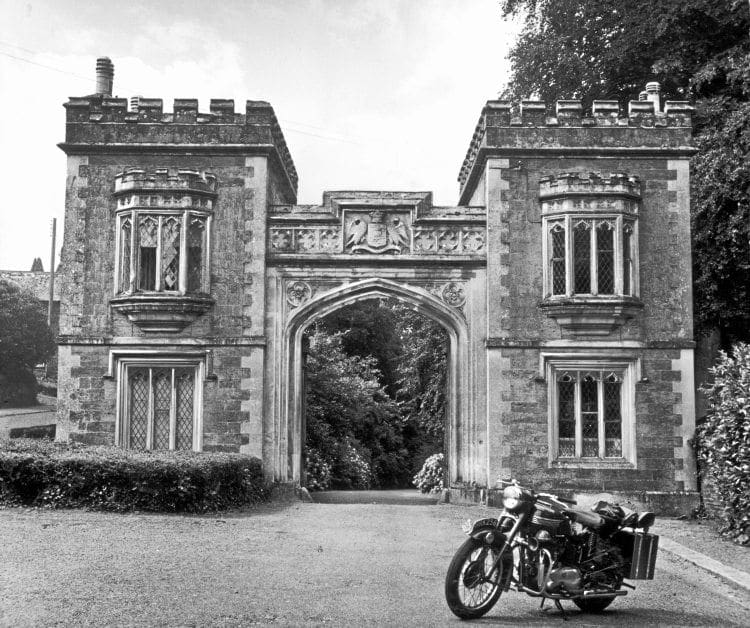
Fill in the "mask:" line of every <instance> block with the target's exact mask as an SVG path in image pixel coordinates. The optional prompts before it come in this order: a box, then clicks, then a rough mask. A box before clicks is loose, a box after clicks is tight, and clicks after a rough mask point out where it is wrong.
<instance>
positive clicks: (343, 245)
mask: <svg viewBox="0 0 750 628" xmlns="http://www.w3.org/2000/svg"><path fill="white" fill-rule="evenodd" d="M370 213H372V214H376V213H377V212H370ZM368 218H369V214H368ZM382 220H383V221H384V223H377V222H373V220H372V219H371V218H370V219H369V220H366V219H364V218H355V219H353V220H351V221H350V223H349V225H347V226H346V228H345V230H344V234H345V237H344V238H342V237H341V233H342V230H341V228H340V227H339V226H337V225H330V226H329V225H326V226H303V225H294V226H284V227H271V228H270V229H269V244H270V247H269V248H270V252H271V254H272V255H273V254H282V253H293V254H302V255H321V254H322V255H342V254H358V253H370V254H379V255H420V256H429V255H451V256H454V255H455V256H458V255H463V256H474V255H484V253H485V231H484V228H478V227H457V226H453V225H449V226H448V225H446V226H438V227H430V228H425V227H419V228H411V227H409V226H407V225H408V223H407V222H406V220H404V219H403V218H402V217H400V216H391V215H388V216H387V217H384V218H382ZM356 221H360V222H359V223H357V224H355V222H356ZM387 221H390V222H387Z"/></svg>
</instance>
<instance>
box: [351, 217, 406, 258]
mask: <svg viewBox="0 0 750 628" xmlns="http://www.w3.org/2000/svg"><path fill="white" fill-rule="evenodd" d="M404 246H406V247H408V246H409V229H408V227H407V225H406V223H405V222H404V219H403V217H402V216H396V215H389V214H387V213H386V212H384V211H382V210H375V211H372V212H369V213H368V214H365V213H362V214H359V215H358V216H357V217H356V218H354V220H352V221H351V222H350V223H349V224H348V228H347V233H346V248H347V249H349V248H350V247H351V249H350V250H351V252H352V253H360V252H366V253H400V252H401V249H402V248H403V247H404Z"/></svg>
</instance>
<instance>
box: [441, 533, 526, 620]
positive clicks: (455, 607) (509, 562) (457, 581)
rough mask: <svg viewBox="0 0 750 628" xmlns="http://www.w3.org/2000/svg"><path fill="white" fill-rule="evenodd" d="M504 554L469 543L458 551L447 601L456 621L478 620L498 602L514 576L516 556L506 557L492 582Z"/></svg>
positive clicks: (449, 578)
mask: <svg viewBox="0 0 750 628" xmlns="http://www.w3.org/2000/svg"><path fill="white" fill-rule="evenodd" d="M499 556H500V551H499V550H498V549H497V548H496V547H492V546H490V545H487V544H486V543H483V542H482V541H478V540H476V539H468V540H467V541H466V542H465V543H464V544H463V545H461V547H459V548H458V551H457V552H456V555H455V556H454V557H453V560H452V561H451V564H450V566H449V567H448V573H447V574H446V576H445V599H446V601H447V602H448V607H449V608H450V609H451V611H453V614H454V615H456V617H460V618H461V619H476V618H477V617H481V616H482V615H484V614H485V613H487V611H489V610H490V609H491V608H492V607H493V606H494V605H495V602H497V600H498V598H499V597H500V594H501V593H502V592H503V589H504V588H505V586H506V584H507V582H508V580H509V579H510V577H511V575H512V573H513V556H512V554H511V553H510V552H509V551H506V552H505V554H504V555H503V557H502V559H501V560H500V563H499V564H498V567H497V569H496V570H495V573H494V575H493V577H492V579H490V578H488V577H487V574H488V573H489V571H490V570H491V569H492V566H493V565H494V564H495V561H496V560H497V559H498V557H499Z"/></svg>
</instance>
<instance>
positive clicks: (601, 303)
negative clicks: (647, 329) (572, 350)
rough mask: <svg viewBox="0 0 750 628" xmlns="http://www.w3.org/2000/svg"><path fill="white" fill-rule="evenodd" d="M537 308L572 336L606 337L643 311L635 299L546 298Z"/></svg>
mask: <svg viewBox="0 0 750 628" xmlns="http://www.w3.org/2000/svg"><path fill="white" fill-rule="evenodd" d="M539 308H540V309H541V310H542V311H543V312H544V313H545V314H546V315H547V316H549V317H550V318H554V319H555V320H556V321H557V323H558V325H560V327H561V328H562V329H564V330H565V331H569V332H571V333H572V334H573V335H574V336H583V335H587V336H606V335H608V334H610V333H611V332H612V331H614V330H615V329H617V328H618V327H620V326H622V325H623V323H625V321H626V320H628V319H629V318H633V317H635V315H636V314H637V313H638V312H640V311H641V310H642V309H643V303H641V301H640V299H638V298H636V297H626V296H574V297H548V298H546V299H544V300H543V301H542V302H541V303H540V304H539Z"/></svg>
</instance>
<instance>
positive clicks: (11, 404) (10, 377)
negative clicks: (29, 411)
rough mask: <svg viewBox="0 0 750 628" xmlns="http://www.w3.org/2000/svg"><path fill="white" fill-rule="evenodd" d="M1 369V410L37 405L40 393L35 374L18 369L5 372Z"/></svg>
mask: <svg viewBox="0 0 750 628" xmlns="http://www.w3.org/2000/svg"><path fill="white" fill-rule="evenodd" d="M2 368H3V367H0V408H24V407H27V406H34V405H36V403H37V400H36V394H37V392H38V391H39V384H37V381H36V377H34V373H32V372H31V371H30V370H28V369H25V368H22V367H17V368H15V369H9V370H7V371H6V372H3V370H2Z"/></svg>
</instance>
